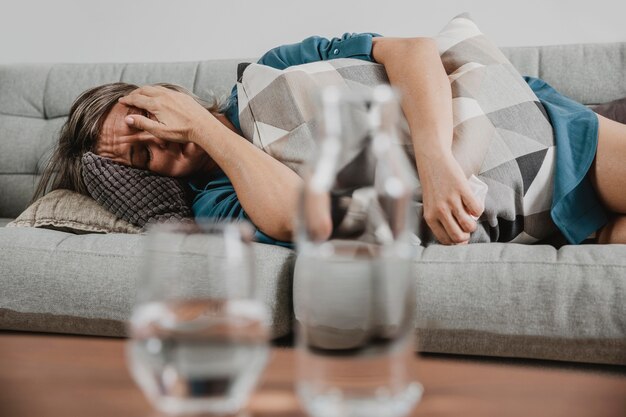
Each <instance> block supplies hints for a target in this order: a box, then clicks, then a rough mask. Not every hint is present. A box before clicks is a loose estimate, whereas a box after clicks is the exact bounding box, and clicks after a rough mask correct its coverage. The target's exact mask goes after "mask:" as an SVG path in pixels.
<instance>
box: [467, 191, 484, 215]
mask: <svg viewBox="0 0 626 417" xmlns="http://www.w3.org/2000/svg"><path fill="white" fill-rule="evenodd" d="M461 198H462V200H463V205H464V206H465V207H466V208H467V211H468V212H469V214H471V215H472V216H474V217H480V215H481V214H483V211H485V207H484V205H483V203H481V202H480V201H478V199H477V198H476V196H475V195H474V194H473V193H472V190H471V189H469V187H468V189H467V190H465V191H464V192H463V194H462V197H461Z"/></svg>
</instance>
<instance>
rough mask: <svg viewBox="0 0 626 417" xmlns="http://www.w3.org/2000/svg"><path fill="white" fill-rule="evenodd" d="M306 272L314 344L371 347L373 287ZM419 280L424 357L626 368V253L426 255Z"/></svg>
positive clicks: (441, 250)
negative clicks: (311, 285)
mask: <svg viewBox="0 0 626 417" xmlns="http://www.w3.org/2000/svg"><path fill="white" fill-rule="evenodd" d="M300 265H301V263H299V262H298V263H297V264H296V269H295V276H294V308H295V314H296V318H297V319H298V320H301V318H302V316H303V314H302V312H303V310H302V306H304V304H303V300H304V297H306V296H307V294H306V293H304V291H303V288H304V285H303V282H306V279H307V276H308V275H309V274H312V273H313V274H315V279H316V280H317V284H318V285H317V286H316V288H317V291H318V293H317V296H316V299H317V300H319V301H318V302H317V303H316V304H315V310H314V312H313V314H311V311H309V312H308V313H309V314H310V315H309V316H308V317H307V322H305V323H302V324H303V325H305V326H307V330H308V331H309V334H311V332H314V333H315V337H316V339H317V340H318V341H319V342H320V343H323V344H324V345H325V346H326V347H331V346H333V345H334V346H336V348H343V347H346V346H348V347H354V346H352V345H353V343H352V342H353V341H354V340H356V341H359V340H364V339H363V333H364V332H366V331H367V330H368V328H367V326H368V323H369V322H368V321H367V320H368V317H372V316H373V315H376V312H375V311H369V310H370V305H371V304H370V303H368V302H367V300H369V299H370V298H371V295H370V294H368V291H369V288H370V286H369V285H368V284H367V283H366V282H364V280H363V279H359V277H358V276H346V279H349V280H351V282H344V281H345V279H344V280H342V283H341V285H337V284H336V280H337V279H338V276H337V273H336V271H335V273H334V274H333V273H332V272H331V271H325V270H324V269H323V266H322V265H320V266H319V267H318V268H316V271H307V270H305V268H301V267H300ZM415 277H416V280H417V289H418V294H417V316H416V329H417V337H418V350H420V351H423V352H436V353H456V354H467V355H485V356H505V357H523V358H538V359H553V360H567V361H578V362H593V363H609V364H622V365H624V364H626V302H625V300H626V245H580V246H564V247H562V248H561V249H559V250H557V249H555V248H553V247H551V246H547V245H534V246H530V245H518V244H502V243H489V244H474V245H462V246H454V247H450V246H441V245H432V246H429V247H428V248H418V256H417V259H416V261H415ZM341 278H344V276H341ZM320 288H328V292H326V291H324V294H322V295H320V294H319V289H320ZM316 312H317V313H316ZM328 317H333V319H328V320H327V321H326V322H324V320H325V318H328ZM336 317H342V318H343V320H337V319H336ZM347 317H348V318H352V319H351V320H346V318H347Z"/></svg>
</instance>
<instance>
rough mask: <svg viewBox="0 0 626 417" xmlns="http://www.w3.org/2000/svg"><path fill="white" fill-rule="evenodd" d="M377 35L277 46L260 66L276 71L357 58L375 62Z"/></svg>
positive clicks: (314, 40)
mask: <svg viewBox="0 0 626 417" xmlns="http://www.w3.org/2000/svg"><path fill="white" fill-rule="evenodd" d="M376 36H380V35H378V34H376V33H344V34H343V36H342V37H340V38H332V39H326V38H322V37H320V36H311V37H310V38H306V39H305V40H303V41H302V42H298V43H292V44H289V45H282V46H279V47H276V48H274V49H272V50H270V51H269V52H267V53H266V54H265V55H263V56H262V57H261V59H259V61H258V63H259V64H263V65H267V66H270V67H273V68H276V69H285V68H288V67H290V66H292V65H301V64H307V63H309V62H316V61H326V60H329V59H337V58H356V59H363V60H365V61H373V58H372V38H373V37H376Z"/></svg>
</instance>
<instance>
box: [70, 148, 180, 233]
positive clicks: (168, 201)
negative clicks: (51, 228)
mask: <svg viewBox="0 0 626 417" xmlns="http://www.w3.org/2000/svg"><path fill="white" fill-rule="evenodd" d="M82 176H83V181H84V182H85V185H86V187H87V190H88V191H89V194H90V195H91V196H92V197H93V198H94V199H95V200H96V201H97V202H98V203H100V205H102V206H103V207H104V208H106V209H107V210H109V211H110V212H111V213H113V214H114V215H115V216H117V217H118V218H120V219H123V220H126V221H127V222H129V223H131V224H134V225H136V226H139V227H145V226H146V224H148V223H151V222H160V221H167V220H183V219H185V218H188V217H191V216H192V214H191V208H190V207H189V203H188V202H187V196H186V189H185V186H184V185H183V183H182V182H180V181H179V180H177V179H175V178H171V177H163V176H161V175H157V174H154V173H152V172H150V171H146V170H142V169H136V168H132V167H129V166H126V165H122V164H120V163H117V162H114V161H112V160H110V159H108V158H103V157H101V156H98V155H96V154H94V153H92V152H87V153H85V154H84V155H83V157H82Z"/></svg>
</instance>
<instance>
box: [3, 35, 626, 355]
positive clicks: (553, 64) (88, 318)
mask: <svg viewBox="0 0 626 417" xmlns="http://www.w3.org/2000/svg"><path fill="white" fill-rule="evenodd" d="M503 51H504V53H505V55H506V56H507V57H508V59H509V60H510V61H511V62H512V63H513V65H514V66H515V67H516V68H517V70H518V71H519V72H520V73H521V74H523V75H529V76H535V77H539V78H542V79H544V80H545V81H547V82H548V83H550V84H551V85H552V86H554V87H555V88H556V89H557V90H558V91H560V92H561V93H563V94H565V95H567V96H569V97H571V98H573V99H575V100H577V101H579V102H582V103H584V104H599V103H606V102H610V101H612V100H617V99H620V98H623V97H626V62H625V61H624V56H626V43H615V44H588V45H563V46H544V47H523V48H504V50H503ZM250 61H253V60H251V59H237V60H213V61H205V62H187V63H161V64H40V65H36V64H27V65H17V64H16V65H2V66H0V225H3V224H6V223H7V222H8V221H7V220H6V219H13V218H15V217H17V216H18V215H19V214H20V213H21V212H22V211H23V210H24V209H25V208H26V207H27V206H28V202H29V200H30V198H31V196H32V194H33V191H34V187H35V186H36V184H37V180H38V176H39V175H40V173H41V170H42V168H43V166H44V163H45V161H46V158H47V157H48V155H49V152H50V149H51V147H52V145H53V144H54V142H55V140H56V139H57V137H58V136H57V135H58V133H59V129H60V127H61V126H62V124H63V123H64V121H65V118H66V116H67V114H68V111H69V108H70V105H71V103H72V101H73V100H74V98H75V97H77V96H78V94H80V93H81V92H82V91H84V90H85V89H87V88H90V87H93V86H96V85H99V84H103V83H108V82H115V81H127V82H131V83H136V84H146V83H152V82H171V83H176V84H180V85H182V86H184V87H186V88H188V89H190V90H192V91H193V92H194V93H196V94H197V95H199V96H200V97H202V98H205V99H208V98H210V93H211V92H214V93H217V94H218V95H219V94H224V95H225V94H227V93H228V92H229V90H230V88H231V87H232V86H233V85H234V84H235V81H236V67H237V64H238V63H239V62H250ZM143 239H145V236H143V235H130V234H86V235H74V234H69V233H64V232H59V231H53V230H45V229H34V228H7V227H2V228H0V289H1V291H0V328H1V329H15V330H32V331H52V332H67V333H83V334H98V335H110V336H115V335H122V334H124V325H123V322H124V320H126V319H127V318H128V317H129V313H130V308H131V304H132V302H133V300H134V294H135V288H136V287H135V285H136V284H135V280H136V278H137V273H138V268H139V265H140V262H141V261H140V256H141V255H140V250H141V249H140V248H141V246H142V241H143ZM254 246H255V249H256V251H257V253H259V254H260V255H261V257H260V258H259V259H257V267H258V278H259V279H260V281H261V283H262V287H263V294H264V299H265V302H266V303H267V304H268V306H269V307H270V310H271V312H272V318H273V334H274V336H280V335H283V334H286V333H288V332H289V331H290V329H291V323H292V320H293V311H294V309H295V311H296V312H297V311H298V302H297V299H298V297H299V296H302V295H301V294H299V293H298V274H297V273H296V274H295V276H294V274H293V268H294V264H295V253H294V252H293V251H290V250H288V249H284V248H280V247H274V246H268V245H262V244H255V245H254ZM194 256H196V255H194ZM624 260H626V245H607V246H592V245H583V246H577V247H570V246H564V247H561V248H560V249H555V248H554V247H551V246H547V245H536V246H523V245H516V244H484V245H483V244H476V245H470V246H467V247H441V246H432V247H429V248H426V249H422V250H421V252H420V254H419V256H418V257H416V279H417V282H418V288H419V290H420V292H419V295H418V320H417V323H416V326H417V332H418V336H419V340H420V345H419V349H420V350H422V351H428V352H443V353H461V354H475V355H492V356H510V357H528V358H540V359H555V360H573V361H584V362H597V363H615V364H626V357H625V353H624V352H625V351H626V347H625V346H624V343H625V340H626V311H624V305H625V304H626V303H624V300H626V270H625V268H626V267H625V261H624ZM215 279H219V277H215ZM292 280H293V285H294V286H295V304H293V305H292ZM342 288H344V290H342V291H339V290H338V291H337V294H336V296H338V297H343V298H345V300H344V305H349V301H350V300H351V297H352V298H354V296H355V294H357V293H358V290H359V286H358V283H355V284H354V287H348V286H345V285H344V286H343V287H342ZM325 305H327V306H328V308H329V309H337V308H338V305H337V304H330V303H329V302H327V303H325ZM325 324H326V326H325V328H324V327H322V328H320V329H316V331H317V330H319V332H320V335H321V336H324V337H326V336H325V335H326V333H324V332H331V333H332V331H333V328H334V329H335V330H336V329H337V328H338V327H337V325H336V323H333V322H332V321H331V322H330V323H325ZM348 324H349V323H348ZM344 327H348V326H347V325H346V326H344ZM355 328H356V329H357V330H358V327H355ZM344 330H346V331H347V329H344ZM333 337H334V336H333Z"/></svg>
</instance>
